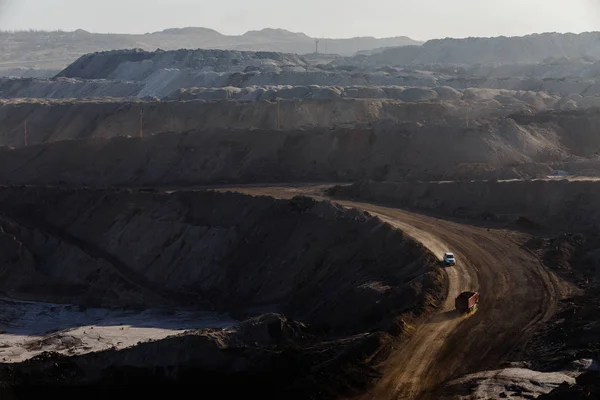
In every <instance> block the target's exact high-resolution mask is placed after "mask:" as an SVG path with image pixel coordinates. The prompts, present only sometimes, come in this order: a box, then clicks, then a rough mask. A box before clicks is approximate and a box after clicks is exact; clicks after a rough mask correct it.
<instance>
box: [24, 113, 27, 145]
mask: <svg viewBox="0 0 600 400" xmlns="http://www.w3.org/2000/svg"><path fill="white" fill-rule="evenodd" d="M23 139H24V140H23V141H24V142H25V147H27V120H25V129H24V131H23Z"/></svg>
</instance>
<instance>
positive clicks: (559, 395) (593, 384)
mask: <svg viewBox="0 0 600 400" xmlns="http://www.w3.org/2000/svg"><path fill="white" fill-rule="evenodd" d="M538 399H541V400H588V399H600V372H597V371H590V372H586V373H584V374H582V375H580V376H579V377H578V378H577V381H576V384H574V385H572V384H571V385H570V384H568V383H564V384H563V385H561V386H559V387H558V388H556V389H554V390H553V391H552V392H550V393H548V394H545V395H543V396H540V397H538Z"/></svg>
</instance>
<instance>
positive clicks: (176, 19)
mask: <svg viewBox="0 0 600 400" xmlns="http://www.w3.org/2000/svg"><path fill="white" fill-rule="evenodd" d="M82 3H83V2H82V1H80V0H79V1H77V0H44V2H43V3H40V1H39V0H0V30H28V29H36V30H58V29H60V30H64V31H74V30H76V29H83V30H86V31H89V32H96V33H129V34H131V33H135V34H143V33H150V32H157V31H162V30H164V29H169V28H185V27H204V28H210V29H214V30H216V31H218V32H220V33H223V34H225V35H241V34H243V33H245V32H247V31H251V30H261V29H264V28H273V29H285V30H288V31H291V32H302V33H305V34H307V35H309V36H312V37H323V36H324V37H327V38H352V37H365V36H372V37H376V38H383V37H393V36H408V37H410V38H412V39H415V40H429V39H434V38H445V37H454V38H464V37H490V36H523V35H527V34H532V33H545V32H560V33H567V32H572V33H581V32H588V31H598V30H600V2H598V1H596V0H572V1H571V2H569V4H568V5H565V2H564V1H559V0H528V2H527V3H525V4H523V3H522V2H521V1H520V0H502V1H499V0H488V1H486V2H481V0H455V1H454V2H452V3H449V2H447V1H443V0H420V1H418V2H415V1H410V2H409V1H394V0H371V1H369V2H365V1H362V0H328V1H323V0H305V1H304V2H302V3H300V2H298V3H290V4H288V5H286V6H284V7H282V6H281V5H280V4H279V2H276V1H275V0H255V1H254V2H252V3H249V2H246V1H243V0H229V1H226V2H220V3H208V2H207V1H193V0H170V1H164V0H147V1H141V0H118V1H117V0H104V1H103V2H101V3H93V4H90V3H89V2H87V3H88V4H82ZM483 3H485V4H483ZM207 4H210V5H207ZM207 9H210V13H207V12H206V10H207ZM136 15H139V18H135V16H136Z"/></svg>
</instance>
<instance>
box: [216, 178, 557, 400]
mask: <svg viewBox="0 0 600 400" xmlns="http://www.w3.org/2000/svg"><path fill="white" fill-rule="evenodd" d="M227 190H234V191H239V192H243V193H247V194H251V195H268V196H273V197H278V198H291V197H293V196H296V195H299V194H306V195H312V196H314V197H319V198H322V196H320V195H319V194H318V191H317V190H315V188H309V187H308V188H307V187H305V188H299V187H293V188H290V187H288V188H285V187H262V188H261V187H255V186H254V187H240V188H228V189H227ZM336 203H339V204H341V205H343V206H345V207H353V208H358V209H361V210H364V211H368V212H370V213H371V214H374V215H377V216H379V217H380V218H381V219H383V220H384V221H386V222H388V223H390V224H391V225H393V226H396V227H398V228H399V229H401V230H403V231H404V232H406V233H407V234H408V235H410V236H412V237H413V238H414V239H416V240H418V241H420V242H421V243H423V244H424V245H425V246H426V247H427V248H429V250H430V251H432V252H433V253H434V254H435V255H436V256H437V257H438V258H439V257H441V255H442V254H443V252H444V251H446V250H448V249H449V250H451V251H453V252H454V253H455V254H456V258H457V266H456V267H450V268H447V269H446V271H447V274H448V278H449V291H448V297H447V299H446V301H445V303H444V304H443V307H441V308H440V310H439V311H438V312H437V313H436V314H435V315H434V316H432V317H431V318H430V320H429V321H428V322H426V323H424V324H422V325H421V326H420V327H418V328H417V330H416V331H415V333H414V335H412V337H411V339H410V340H409V341H408V342H407V343H405V344H403V345H402V346H401V347H400V348H398V349H397V351H395V353H393V354H392V355H391V356H390V358H389V359H388V360H387V361H386V363H385V365H383V366H382V371H383V377H382V379H381V380H380V381H379V382H378V384H377V385H376V387H375V388H374V389H373V391H372V392H371V393H369V394H368V395H366V397H365V398H368V399H373V398H375V399H437V398H439V397H440V396H439V393H436V389H439V387H440V385H441V384H442V383H444V382H446V381H448V380H449V379H453V378H456V377H459V376H462V375H465V374H468V373H473V372H477V371H483V370H490V369H495V368H497V367H498V366H499V364H500V363H502V362H503V361H504V360H506V358H507V356H508V355H509V354H510V353H511V352H512V351H515V350H518V348H519V347H520V346H522V345H523V344H525V342H526V340H527V338H528V337H529V335H530V333H531V332H532V331H533V330H534V329H535V328H536V327H537V326H538V325H539V324H540V323H543V322H545V321H547V320H548V319H549V318H550V317H551V316H552V315H553V314H554V312H555V311H556V308H557V303H558V299H559V298H560V297H561V293H562V292H563V290H566V286H563V285H562V284H561V282H560V281H559V280H558V279H557V278H556V277H554V276H553V275H552V274H550V273H549V272H548V271H546V269H545V268H544V267H543V266H542V265H541V263H540V262H539V260H538V259H536V258H535V257H534V256H533V255H532V254H530V253H529V252H527V251H526V250H524V249H522V248H521V247H520V246H519V245H518V244H516V243H514V242H513V241H512V240H510V238H509V237H508V235H507V234H506V232H505V231H502V230H494V229H491V230H488V229H485V228H481V227H476V226H472V225H468V224H462V223H457V222H452V221H447V220H441V219H437V218H433V217H430V216H424V215H420V214H415V213H412V212H408V211H404V210H400V209H395V208H390V207H383V206H378V205H373V204H368V203H362V202H350V201H336ZM464 290H477V291H479V292H480V306H479V308H478V310H477V312H475V313H474V314H472V315H470V316H467V317H464V316H459V315H457V314H456V313H455V311H454V298H455V297H456V296H457V295H458V294H459V293H460V292H462V291H464Z"/></svg>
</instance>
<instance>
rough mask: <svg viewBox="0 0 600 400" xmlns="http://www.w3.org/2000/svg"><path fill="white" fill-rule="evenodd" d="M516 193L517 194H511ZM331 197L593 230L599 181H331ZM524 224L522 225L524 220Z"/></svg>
mask: <svg viewBox="0 0 600 400" xmlns="http://www.w3.org/2000/svg"><path fill="white" fill-rule="evenodd" d="M516 193H518V194H519V195H515V194H516ZM329 194H330V195H332V196H333V197H336V198H345V199H360V200H365V201H374V202H380V203H388V204H394V205H396V206H399V207H412V208H418V209H424V210H430V211H433V212H436V213H440V214H445V215H454V216H458V217H466V218H479V219H490V218H491V219H497V220H498V219H499V220H502V221H506V222H516V223H517V224H518V225H520V227H521V228H525V229H538V228H540V227H543V228H544V229H549V230H550V231H551V232H552V231H554V232H556V231H560V230H561V228H563V227H570V228H578V229H586V228H592V229H595V227H597V224H598V223H600V181H595V180H594V181H568V180H561V181H556V180H534V181H506V182H495V181H489V182H401V183H392V182H372V181H368V182H359V183H356V184H353V185H350V186H336V187H333V188H332V189H330V191H329ZM524 224H525V225H526V226H523V225H524Z"/></svg>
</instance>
